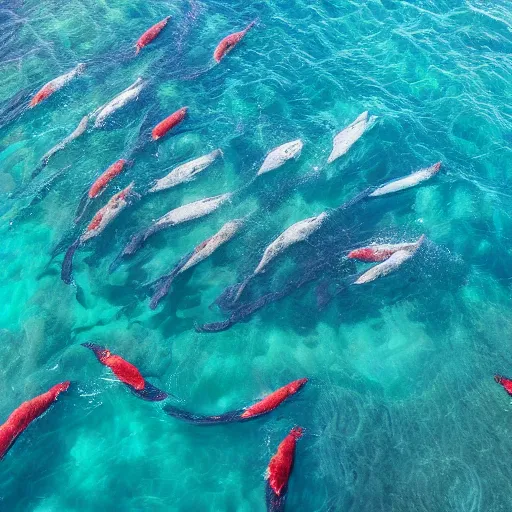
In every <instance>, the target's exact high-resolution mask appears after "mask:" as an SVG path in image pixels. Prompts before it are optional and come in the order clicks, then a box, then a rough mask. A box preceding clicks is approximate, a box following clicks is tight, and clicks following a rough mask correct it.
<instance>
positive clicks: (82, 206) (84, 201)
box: [74, 192, 91, 224]
mask: <svg viewBox="0 0 512 512" xmlns="http://www.w3.org/2000/svg"><path fill="white" fill-rule="evenodd" d="M90 204H91V199H90V197H89V194H88V192H85V193H84V195H83V196H82V197H81V198H80V202H79V203H78V206H77V208H76V212H75V220H74V223H75V224H78V223H79V222H80V221H81V220H82V217H83V216H84V214H85V212H86V210H87V208H88V207H89V205H90Z"/></svg>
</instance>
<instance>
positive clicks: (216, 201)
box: [153, 193, 232, 229]
mask: <svg viewBox="0 0 512 512" xmlns="http://www.w3.org/2000/svg"><path fill="white" fill-rule="evenodd" d="M231 195H232V194H231V193H227V194H221V195H218V196H213V197H207V198H206V199H200V200H199V201H194V202H193V203H188V204H185V205H183V206H180V207H178V208H175V209H174V210H171V211H170V212H168V213H166V214H165V215H164V216H162V217H160V218H159V219H158V220H157V221H156V222H155V223H154V224H153V225H154V226H155V227H156V228H158V229H164V228H166V227H169V226H174V225H176V224H181V223H182V222H187V221H189V220H193V219H198V218H199V217H203V216H204V215H208V214H209V213H212V212H213V211H215V210H216V209H217V208H218V207H219V206H220V205H221V204H222V203H224V202H225V201H227V200H228V199H229V198H230V197H231Z"/></svg>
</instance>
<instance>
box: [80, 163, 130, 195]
mask: <svg viewBox="0 0 512 512" xmlns="http://www.w3.org/2000/svg"><path fill="white" fill-rule="evenodd" d="M125 165H126V160H123V159H121V160H118V161H117V162H114V163H113V164H112V165H111V166H110V167H109V168H108V169H107V170H106V171H105V172H104V173H103V174H102V175H101V176H100V177H99V178H98V179H97V180H96V181H95V182H94V183H93V184H92V186H91V188H90V189H89V192H88V196H89V198H90V199H93V198H95V197H98V196H99V195H100V194H101V193H102V192H103V190H105V187H106V186H107V185H108V183H109V182H110V181H111V180H112V179H113V178H115V177H116V176H117V175H118V174H120V173H121V172H122V171H123V169H124V167H125Z"/></svg>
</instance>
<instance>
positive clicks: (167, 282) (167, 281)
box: [149, 274, 176, 309]
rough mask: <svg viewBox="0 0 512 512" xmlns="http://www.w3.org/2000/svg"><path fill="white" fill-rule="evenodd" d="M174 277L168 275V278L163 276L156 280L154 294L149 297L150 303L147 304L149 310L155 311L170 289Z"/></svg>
mask: <svg viewBox="0 0 512 512" xmlns="http://www.w3.org/2000/svg"><path fill="white" fill-rule="evenodd" d="M175 277H176V275H173V274H170V275H168V276H164V277H162V278H161V279H159V280H158V283H157V285H156V288H155V292H154V293H153V296H152V297H151V301H150V303H149V308H150V309H156V308H157V306H158V304H160V301H161V300H162V299H163V298H164V297H165V296H166V295H167V294H168V293H169V290H170V289H171V284H172V282H173V281H174V278H175Z"/></svg>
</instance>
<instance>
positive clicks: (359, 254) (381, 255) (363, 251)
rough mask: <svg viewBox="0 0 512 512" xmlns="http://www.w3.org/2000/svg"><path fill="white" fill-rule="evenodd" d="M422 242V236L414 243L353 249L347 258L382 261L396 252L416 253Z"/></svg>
mask: <svg viewBox="0 0 512 512" xmlns="http://www.w3.org/2000/svg"><path fill="white" fill-rule="evenodd" d="M424 241H425V235H422V236H421V237H420V238H418V240H416V242H409V243H402V244H380V245H377V244H375V245H370V246H368V247H361V248H359V249H354V250H353V251H350V252H349V253H348V255H347V257H348V258H352V259H355V260H359V261H365V262H378V261H384V260H387V259H388V258H389V257H390V256H392V255H393V254H395V252H398V251H408V252H412V251H416V250H417V249H418V247H419V246H420V245H421V244H422V243H423V242H424Z"/></svg>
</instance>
